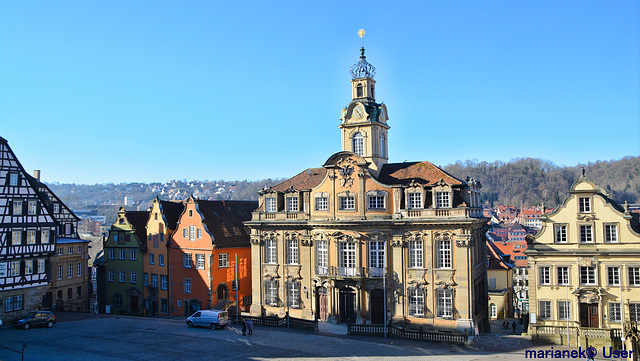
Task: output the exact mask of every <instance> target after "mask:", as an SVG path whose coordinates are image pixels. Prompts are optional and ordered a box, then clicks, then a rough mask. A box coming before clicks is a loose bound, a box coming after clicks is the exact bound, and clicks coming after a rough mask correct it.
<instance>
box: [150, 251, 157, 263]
mask: <svg viewBox="0 0 640 361" xmlns="http://www.w3.org/2000/svg"><path fill="white" fill-rule="evenodd" d="M149 264H156V255H155V254H154V253H149Z"/></svg>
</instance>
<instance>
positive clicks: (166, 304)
mask: <svg viewBox="0 0 640 361" xmlns="http://www.w3.org/2000/svg"><path fill="white" fill-rule="evenodd" d="M160 312H164V313H167V312H169V301H167V299H166V298H163V299H162V303H161V307H160Z"/></svg>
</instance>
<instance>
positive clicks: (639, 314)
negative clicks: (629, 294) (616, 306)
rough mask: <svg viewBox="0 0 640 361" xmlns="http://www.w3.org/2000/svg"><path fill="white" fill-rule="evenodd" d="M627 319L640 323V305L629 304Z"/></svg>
mask: <svg viewBox="0 0 640 361" xmlns="http://www.w3.org/2000/svg"><path fill="white" fill-rule="evenodd" d="M629 319H631V321H634V322H640V303H629Z"/></svg>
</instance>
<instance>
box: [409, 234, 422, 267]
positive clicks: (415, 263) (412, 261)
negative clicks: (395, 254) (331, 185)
mask: <svg viewBox="0 0 640 361" xmlns="http://www.w3.org/2000/svg"><path fill="white" fill-rule="evenodd" d="M409 268H424V261H423V257H422V240H421V239H412V240H410V241H409Z"/></svg>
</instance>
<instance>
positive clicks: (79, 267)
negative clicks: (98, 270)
mask: <svg viewBox="0 0 640 361" xmlns="http://www.w3.org/2000/svg"><path fill="white" fill-rule="evenodd" d="M76 276H78V277H82V262H78V266H77V267H76Z"/></svg>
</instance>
